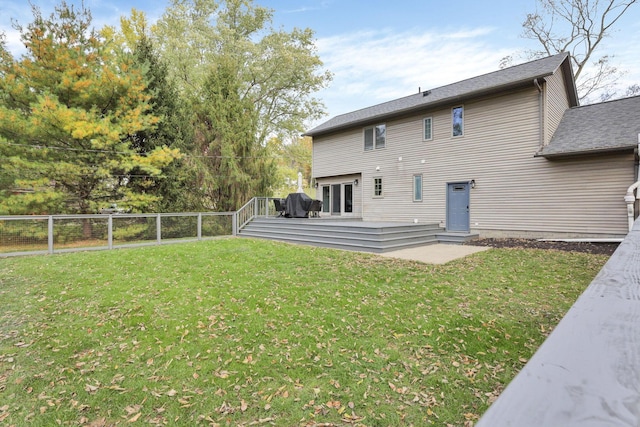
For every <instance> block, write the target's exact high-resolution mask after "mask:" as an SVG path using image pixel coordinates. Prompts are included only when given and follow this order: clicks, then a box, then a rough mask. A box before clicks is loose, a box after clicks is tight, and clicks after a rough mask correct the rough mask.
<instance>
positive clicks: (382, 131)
mask: <svg viewBox="0 0 640 427" xmlns="http://www.w3.org/2000/svg"><path fill="white" fill-rule="evenodd" d="M386 145H387V125H385V124H381V125H375V126H371V127H368V128H364V151H371V150H373V149H376V150H379V149H381V148H384V147H385V146H386Z"/></svg>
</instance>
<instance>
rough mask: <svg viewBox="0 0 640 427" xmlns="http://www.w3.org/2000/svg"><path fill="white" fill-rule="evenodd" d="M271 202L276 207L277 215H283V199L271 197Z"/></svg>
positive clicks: (284, 205) (284, 204)
mask: <svg viewBox="0 0 640 427" xmlns="http://www.w3.org/2000/svg"><path fill="white" fill-rule="evenodd" d="M273 204H274V205H275V207H276V212H278V216H284V209H285V207H286V203H285V202H284V199H273Z"/></svg>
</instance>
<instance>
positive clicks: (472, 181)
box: [469, 179, 476, 188]
mask: <svg viewBox="0 0 640 427" xmlns="http://www.w3.org/2000/svg"><path fill="white" fill-rule="evenodd" d="M469 184H470V185H471V188H476V180H475V179H472V180H471V181H469Z"/></svg>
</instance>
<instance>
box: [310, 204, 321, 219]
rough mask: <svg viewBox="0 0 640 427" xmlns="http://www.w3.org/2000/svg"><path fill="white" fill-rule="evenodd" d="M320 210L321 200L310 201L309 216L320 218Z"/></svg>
mask: <svg viewBox="0 0 640 427" xmlns="http://www.w3.org/2000/svg"><path fill="white" fill-rule="evenodd" d="M321 210H322V200H312V201H311V205H310V206H309V216H310V217H318V216H320V211H321Z"/></svg>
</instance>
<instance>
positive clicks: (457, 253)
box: [380, 243, 491, 264]
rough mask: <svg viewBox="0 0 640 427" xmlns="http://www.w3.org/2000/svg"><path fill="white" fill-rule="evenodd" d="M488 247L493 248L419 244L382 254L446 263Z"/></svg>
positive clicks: (391, 256) (429, 262) (428, 262)
mask: <svg viewBox="0 0 640 427" xmlns="http://www.w3.org/2000/svg"><path fill="white" fill-rule="evenodd" d="M488 249H491V248H490V247H486V246H466V245H446V244H440V243H439V244H436V245H426V246H418V247H415V248H408V249H400V250H397V251H391V252H385V253H381V254H380V255H382V256H385V257H389V258H400V259H407V260H411V261H419V262H424V263H426V264H446V263H448V262H450V261H453V260H456V259H460V258H464V257H466V256H467V255H471V254H475V253H476V252H482V251H486V250H488Z"/></svg>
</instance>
